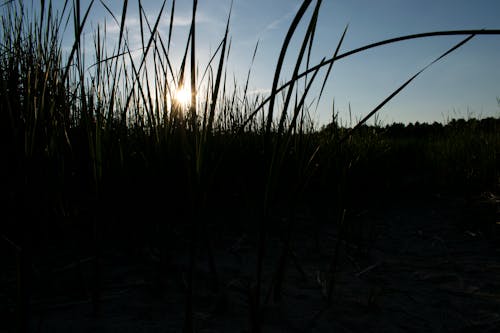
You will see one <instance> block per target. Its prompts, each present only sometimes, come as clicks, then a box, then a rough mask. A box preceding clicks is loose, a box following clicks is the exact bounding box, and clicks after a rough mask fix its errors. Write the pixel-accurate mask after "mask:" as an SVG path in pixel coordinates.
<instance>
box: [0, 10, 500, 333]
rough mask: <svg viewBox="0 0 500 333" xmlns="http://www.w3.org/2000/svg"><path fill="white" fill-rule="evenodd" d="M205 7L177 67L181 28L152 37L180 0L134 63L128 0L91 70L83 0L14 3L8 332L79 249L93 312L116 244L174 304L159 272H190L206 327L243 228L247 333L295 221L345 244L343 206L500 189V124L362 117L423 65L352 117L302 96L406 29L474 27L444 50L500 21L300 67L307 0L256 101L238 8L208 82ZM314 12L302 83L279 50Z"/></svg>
mask: <svg viewBox="0 0 500 333" xmlns="http://www.w3.org/2000/svg"><path fill="white" fill-rule="evenodd" d="M196 3H197V2H196V1H194V3H193V24H192V25H191V32H190V35H189V38H188V40H187V41H186V44H185V55H184V59H183V61H182V66H181V68H178V69H173V68H172V67H171V64H170V60H169V46H170V40H169V38H170V37H168V38H166V37H165V36H160V35H159V34H158V33H157V31H156V28H157V25H158V22H159V19H160V17H161V16H162V15H164V12H163V11H167V9H169V10H170V9H171V8H167V7H166V6H167V2H166V1H165V2H164V3H163V7H162V12H160V13H159V15H158V17H157V19H156V21H154V22H148V21H147V18H146V16H145V15H144V16H141V17H142V20H144V21H141V22H142V25H141V33H142V37H143V51H144V52H143V57H142V58H140V59H139V60H136V59H134V58H133V57H132V56H131V54H130V50H129V47H128V41H127V39H126V38H125V33H124V26H125V25H126V22H125V17H126V11H127V6H128V4H127V1H125V2H124V7H123V13H122V15H121V17H120V16H118V17H115V16H113V17H115V19H116V22H117V24H118V25H119V26H120V27H121V29H120V37H119V39H118V42H117V45H113V49H112V52H111V53H110V49H111V46H109V45H108V44H107V43H106V31H103V30H101V29H100V28H97V30H96V31H95V37H94V38H95V39H94V45H95V63H93V66H91V70H90V73H89V72H87V68H88V63H89V61H88V59H87V60H85V59H84V58H83V54H84V52H83V50H82V45H81V44H80V41H81V32H82V30H83V28H84V26H85V23H86V19H87V14H88V12H89V11H90V10H92V4H91V6H90V7H89V8H80V4H79V1H76V2H75V3H74V5H71V3H70V2H67V7H65V8H66V9H65V10H66V11H65V12H63V13H59V14H56V12H55V11H54V10H53V8H52V6H51V3H50V1H49V2H46V1H45V2H44V1H42V8H41V12H40V13H39V15H38V16H37V17H36V18H35V19H33V20H31V19H30V17H29V16H28V15H26V8H23V6H22V2H19V3H18V2H12V3H11V4H8V5H5V8H4V9H3V14H2V15H3V16H2V21H1V24H2V32H1V36H0V44H1V52H0V109H1V111H0V126H1V130H0V136H1V137H0V144H1V148H2V149H1V150H2V155H3V158H2V159H3V163H1V170H0V178H1V183H2V190H1V197H0V200H1V202H2V222H1V229H0V237H1V239H0V242H1V243H2V245H1V254H0V257H1V258H2V260H3V262H4V264H3V265H2V266H3V268H2V270H4V272H5V273H4V275H0V283H1V284H2V290H1V291H0V296H1V297H4V298H5V300H6V302H3V300H2V301H1V302H2V303H4V304H7V305H6V306H5V307H2V308H1V310H2V311H4V310H5V313H7V314H6V315H5V316H3V315H2V316H0V321H2V322H3V324H1V325H4V326H0V329H4V328H5V329H12V330H14V329H17V330H18V331H19V332H27V331H30V330H31V329H32V327H33V325H34V324H33V321H32V313H33V308H35V307H36V305H34V304H33V299H34V298H36V295H37V294H39V293H40V290H44V288H45V287H44V285H43V284H44V283H45V282H46V280H45V277H44V276H45V275H44V273H43V272H51V274H55V275H57V273H56V271H57V270H56V268H58V267H60V266H61V265H64V264H67V263H68V262H80V261H81V260H82V259H83V258H88V262H89V263H90V267H91V268H90V269H89V272H90V273H89V274H88V276H86V277H83V278H82V279H84V280H85V282H81V281H78V278H75V281H74V283H75V285H76V286H79V285H81V284H82V283H83V284H85V285H86V286H88V287H87V292H86V294H85V295H87V298H88V299H89V304H91V306H92V311H93V312H94V314H95V315H96V316H98V315H99V313H100V312H101V311H102V307H103V306H104V305H103V304H105V300H103V296H102V290H103V288H102V281H103V276H106V274H107V273H106V269H107V267H108V266H107V265H106V264H105V262H106V260H107V259H106V258H108V257H107V256H109V253H110V251H118V252H119V253H125V254H126V255H125V256H126V257H130V258H136V257H137V256H139V254H140V253H142V252H143V251H146V250H147V251H149V253H153V254H154V256H155V258H157V260H156V261H155V262H154V263H153V264H151V265H152V266H154V270H155V276H156V277H157V279H158V281H160V282H159V283H158V284H157V285H155V288H157V289H155V292H157V293H158V294H165V295H167V296H165V297H167V298H168V293H169V290H168V287H166V286H165V285H164V283H163V282H164V281H166V280H167V279H168V278H169V276H171V275H173V274H178V273H180V274H182V276H183V285H184V288H185V290H184V291H185V292H184V294H185V299H184V300H183V302H182V303H180V304H179V305H178V306H179V311H181V312H182V313H183V318H184V319H183V323H182V329H183V331H184V332H194V331H196V316H195V314H196V311H197V310H196V307H197V306H199V303H197V301H196V300H197V294H196V291H197V290H198V286H199V285H200V284H203V285H204V284H209V288H210V290H212V291H213V292H214V293H215V294H217V293H219V292H220V290H223V289H224V288H227V287H225V286H227V285H228V283H229V282H230V281H226V280H224V277H223V276H221V274H220V272H219V270H220V268H219V267H220V260H219V258H218V257H217V255H216V248H217V247H218V244H217V241H218V240H220V239H221V238H223V236H224V235H226V234H227V235H241V234H245V235H248V237H249V238H250V239H251V245H252V250H251V252H250V254H249V256H252V258H254V259H255V260H253V261H252V265H253V266H252V267H250V268H249V270H250V272H251V273H250V278H249V281H248V285H247V287H246V289H247V290H246V293H247V297H248V298H247V309H248V321H247V323H246V325H247V326H246V327H245V328H246V329H248V330H250V331H251V332H260V331H261V330H262V316H263V314H262V312H263V308H264V304H267V303H269V302H276V303H279V302H280V300H281V299H282V297H283V296H282V294H283V293H284V290H283V289H284V287H283V286H284V285H285V284H286V281H284V280H285V276H286V274H285V271H286V270H287V262H289V261H292V259H294V260H295V259H297V258H296V256H295V255H294V254H293V253H294V248H293V244H294V239H295V237H298V236H299V234H300V232H298V231H296V230H301V228H303V227H304V226H306V227H307V228H309V229H311V230H313V229H315V228H317V225H318V223H320V224H329V225H332V226H333V227H335V228H337V229H338V230H339V237H338V242H337V243H338V244H340V243H341V240H342V237H344V239H345V240H354V239H356V237H357V236H356V232H358V233H363V232H364V231H365V230H359V229H355V228H347V227H345V224H346V223H347V222H346V221H347V220H346V219H345V217H346V216H347V215H349V214H350V213H352V212H360V211H362V210H364V209H365V208H366V207H374V206H376V205H378V204H380V203H381V202H384V200H391V198H394V197H398V196H406V195H409V194H408V193H411V195H417V196H418V195H419V193H454V194H457V195H460V196H464V197H467V198H472V197H474V196H478V195H480V194H481V193H484V192H488V193H493V194H496V195H498V194H499V183H500V159H499V153H500V119H498V118H488V119H483V120H478V119H470V120H467V121H466V120H460V119H459V120H452V121H449V122H448V123H447V124H446V125H440V124H433V125H427V124H412V125H407V126H404V125H401V124H392V125H386V126H383V125H378V126H368V125H366V121H367V120H368V119H369V118H371V117H372V116H374V115H375V114H376V113H377V111H378V110H380V108H382V107H383V106H384V104H386V103H387V102H388V101H389V100H390V99H392V98H393V97H394V96H395V95H397V94H398V93H399V92H400V91H401V90H402V89H405V87H406V86H407V84H409V83H410V82H411V81H412V80H413V79H414V78H416V77H417V76H418V75H419V74H420V73H421V72H422V71H423V70H425V69H426V68H427V67H425V68H424V69H423V70H422V71H420V72H418V73H417V74H416V75H415V76H413V77H411V78H410V79H409V80H408V81H407V82H406V83H405V84H404V85H402V86H401V87H400V88H399V89H398V90H396V91H395V92H394V94H392V95H390V96H389V97H388V98H387V99H386V100H384V101H383V102H382V103H381V104H380V105H379V107H377V108H376V109H374V110H373V112H371V113H370V114H369V115H368V116H367V117H366V118H365V119H362V120H361V121H360V122H359V123H358V124H357V125H355V126H351V127H350V128H346V127H343V126H341V125H340V122H338V121H336V119H335V117H334V121H333V122H332V124H330V125H328V126H324V127H322V128H319V127H318V126H317V125H316V124H314V123H313V122H312V120H311V119H310V117H309V113H308V108H307V103H306V100H307V97H308V94H310V92H309V88H310V86H311V84H312V82H316V81H319V82H322V81H323V80H324V81H326V80H327V79H328V76H329V73H330V69H331V66H332V65H333V64H334V62H335V60H337V59H340V58H342V57H345V56H349V55H350V54H354V53H357V52H362V51H364V50H365V49H368V48H371V47H376V46H378V45H383V44H387V43H394V42H398V41H400V40H406V39H412V38H423V37H427V36H436V35H447V34H456V35H464V38H465V39H464V40H463V41H462V42H460V43H459V44H457V45H456V46H455V47H453V48H452V49H450V50H449V51H448V52H446V53H445V54H443V55H442V56H441V57H439V58H437V59H436V61H437V60H439V59H441V58H442V57H445V56H446V55H447V54H448V53H450V52H452V51H453V50H455V49H456V48H458V47H460V46H461V45H463V44H464V43H466V42H467V41H468V40H470V38H472V37H473V36H474V35H476V34H500V32H499V31H488V30H481V31H462V32H456V31H455V32H430V33H425V34H422V35H414V36H404V37H401V38H396V39H393V40H388V41H383V42H381V43H377V44H374V45H368V46H366V47H363V48H360V49H358V50H354V51H351V52H347V53H344V54H340V53H339V49H340V46H341V44H342V39H341V40H340V41H339V42H338V45H337V46H336V52H335V54H334V56H333V57H332V58H331V59H329V60H328V59H325V60H324V61H323V62H321V63H320V64H318V65H315V66H312V65H307V66H305V65H304V64H305V63H309V61H308V51H309V50H310V48H311V47H312V41H313V36H314V32H315V28H316V24H317V15H318V13H319V11H320V5H321V1H304V2H303V5H302V6H301V8H300V9H299V11H298V13H297V15H296V17H295V19H294V20H293V22H292V24H291V26H290V29H289V33H288V35H287V36H286V37H284V40H283V47H282V51H281V55H280V58H279V59H278V64H277V66H276V74H275V79H274V81H273V82H272V83H271V87H272V88H271V94H270V95H269V96H258V97H255V96H250V95H248V94H247V82H245V83H244V85H243V89H240V88H238V87H232V86H231V85H232V83H230V82H232V79H230V78H229V77H227V72H226V68H225V61H226V59H227V56H228V48H229V45H228V44H229V35H230V18H228V21H227V28H226V33H225V36H224V37H223V39H222V40H221V42H220V44H219V47H218V49H217V51H216V53H215V54H214V56H213V59H212V63H211V66H210V68H208V69H207V71H206V73H205V74H206V75H203V72H201V73H197V70H198V69H197V68H196V61H197V54H196V45H195V41H196V26H195V24H194V22H195V15H196ZM171 5H172V9H173V7H174V6H175V1H174V2H173V3H172V4H171ZM139 6H141V2H140V0H139ZM309 7H312V8H313V10H312V14H311V16H310V17H309V18H307V17H306V16H305V14H306V12H307V9H308V8H309ZM170 12H174V11H173V10H170ZM68 18H69V19H71V20H74V26H75V27H76V28H75V39H74V44H73V47H72V49H71V51H70V52H69V53H68V54H65V53H63V48H62V45H61V33H62V29H63V28H64V25H65V23H66V19H68ZM307 20H308V21H307ZM301 21H306V24H307V30H306V32H305V36H304V37H303V43H302V48H301V49H300V52H299V54H298V56H297V59H296V67H295V68H294V71H293V74H292V77H291V78H290V81H288V82H287V83H285V84H284V85H282V84H280V82H281V80H282V78H281V77H280V74H281V72H282V65H283V59H284V56H285V53H286V51H287V48H288V44H289V42H290V40H291V38H292V36H293V35H294V33H295V28H296V27H297V25H298V24H299V23H300V22H301ZM172 28H173V25H172V24H171V25H170V29H172ZM346 30H347V29H346ZM344 34H345V32H344ZM342 38H343V37H342ZM85 61H86V62H87V64H85ZM304 66H305V67H304ZM151 69H153V70H151ZM304 69H305V71H304ZM200 77H203V79H201V78H200ZM185 86H187V87H189V95H190V101H186V102H184V101H182V102H181V101H179V100H177V99H176V97H175V96H176V92H177V91H178V90H179V89H180V88H182V87H185ZM304 216H306V217H307V218H304ZM318 221H320V222H318ZM344 229H345V230H348V231H345V232H343V231H342V230H344ZM318 230H319V229H318ZM352 233H354V234H352ZM276 239H278V240H279V241H278V245H277V244H276ZM271 240H273V241H271ZM234 241H236V239H234ZM273 242H274V243H273ZM179 244H180V245H179ZM270 249H276V251H277V252H276V253H270V252H271V251H270ZM338 252H339V251H338V247H337V250H335V251H334V252H333V253H332V254H331V256H332V262H333V263H335V262H336V261H337V260H340V259H338ZM200 253H202V254H203V256H205V258H204V259H202V260H201V259H200V258H199V256H200V255H199V254H200ZM270 257H271V258H275V259H273V260H275V261H274V263H273V264H271V267H274V268H273V272H272V273H271V274H269V272H266V270H265V267H266V266H265V265H266V264H265V263H266V262H267V261H268V260H269V258H270ZM172 258H174V259H172ZM175 258H177V259H178V258H185V261H184V264H183V265H182V266H180V267H179V266H176V265H173V264H172V262H173V261H175V260H176V259H175ZM131 260H132V259H131ZM200 265H207V267H208V273H207V274H206V275H204V276H203V278H200V277H199V274H197V273H196V272H197V270H198V268H197V267H199V266H200ZM296 265H297V266H300V264H299V263H296ZM332 267H333V268H332V270H334V269H335V264H333V266H332ZM41 271H43V272H41ZM162 281H163V282H162ZM202 281H203V282H202ZM329 285H333V277H332V281H331V282H330V283H329ZM332 289H333V288H332ZM269 290H272V297H270V296H269V295H270V292H269ZM271 298H272V301H270V299H271ZM332 298H334V296H333V290H327V292H326V294H325V300H324V304H325V306H328V305H329V304H330V303H331V302H332ZM240 331H241V329H240Z"/></svg>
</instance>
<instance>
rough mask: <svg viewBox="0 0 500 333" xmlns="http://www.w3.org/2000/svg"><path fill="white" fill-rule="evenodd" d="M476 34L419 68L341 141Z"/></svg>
mask: <svg viewBox="0 0 500 333" xmlns="http://www.w3.org/2000/svg"><path fill="white" fill-rule="evenodd" d="M474 36H475V35H470V36H469V37H467V38H465V39H464V40H462V41H460V42H459V43H457V44H456V45H455V46H453V47H452V48H450V49H449V50H447V51H446V52H445V53H443V54H442V55H440V56H439V57H438V58H436V59H434V61H432V62H431V63H429V64H428V65H427V66H425V67H424V68H422V69H421V70H419V71H418V72H417V73H416V74H415V75H413V76H412V77H410V78H409V79H408V80H407V81H406V82H405V83H403V84H402V85H401V86H400V87H399V88H398V89H396V90H395V91H394V92H393V93H392V94H390V95H389V96H388V97H387V98H386V99H384V100H383V101H382V102H381V103H380V104H379V105H377V106H376V107H375V109H373V110H372V111H371V112H370V113H368V114H367V115H366V116H365V117H364V118H363V119H361V120H360V121H359V122H358V123H357V124H356V126H354V127H353V128H351V129H350V130H349V131H348V132H347V133H346V134H345V136H344V137H342V138H341V139H340V142H341V143H342V142H344V141H345V140H347V139H348V138H349V137H350V136H351V135H352V133H353V132H354V131H355V130H357V129H358V128H359V127H360V126H361V125H363V124H364V123H366V122H367V121H368V119H370V118H371V117H373V115H375V114H376V113H377V112H378V111H379V110H380V109H381V108H382V107H383V106H384V105H386V104H387V103H388V102H389V101H390V100H392V99H393V98H394V97H395V96H396V95H397V94H399V93H400V92H401V91H402V90H403V89H404V88H405V87H406V86H407V85H409V84H410V82H412V81H413V80H414V79H415V78H416V77H417V76H419V75H420V74H422V72H424V71H425V70H426V69H427V68H429V67H430V66H432V65H433V64H435V63H436V62H438V61H439V60H441V59H442V58H444V57H446V56H447V55H448V54H450V53H451V52H453V51H455V50H456V49H458V48H459V47H461V46H462V45H464V44H465V43H467V42H468V41H470V40H471V39H472V38H473V37H474Z"/></svg>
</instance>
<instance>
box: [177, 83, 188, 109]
mask: <svg viewBox="0 0 500 333" xmlns="http://www.w3.org/2000/svg"><path fill="white" fill-rule="evenodd" d="M174 100H175V102H176V103H178V104H179V105H182V106H187V105H189V103H190V102H191V90H190V89H189V88H188V87H186V86H180V87H179V88H177V90H176V91H175V95H174Z"/></svg>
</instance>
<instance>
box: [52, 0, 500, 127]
mask: <svg viewBox="0 0 500 333" xmlns="http://www.w3.org/2000/svg"><path fill="white" fill-rule="evenodd" d="M103 1H104V2H105V3H106V4H107V5H108V6H109V7H110V8H111V9H112V10H113V11H114V13H115V15H116V16H117V18H118V19H119V18H120V15H121V6H122V2H121V1H111V0H103ZM89 2H90V1H88V0H82V1H81V3H82V7H85V6H86V5H88V3H89ZM53 3H54V4H55V5H56V7H57V5H58V4H59V3H60V4H62V3H63V1H62V0H59V1H57V0H56V1H53ZM142 3H143V6H144V8H145V11H146V13H147V15H148V16H149V17H150V18H151V19H152V20H154V18H155V17H156V16H157V15H158V13H159V9H160V7H161V3H162V1H153V0H149V1H148V0H143V2H142ZM301 3H302V1H301V0H272V1H271V0H234V3H233V8H232V16H231V24H230V36H231V38H232V46H231V53H230V56H229V63H228V70H229V72H231V73H234V75H235V77H236V78H237V80H238V84H240V85H243V84H244V81H245V77H246V74H247V72H248V69H249V68H250V63H251V58H252V53H253V50H254V47H255V45H256V43H257V41H259V48H258V51H257V56H256V59H255V63H254V65H253V67H252V74H251V79H250V90H251V91H255V92H257V91H259V92H263V93H264V94H265V93H266V92H268V91H269V90H270V88H271V84H272V79H273V74H274V69H275V67H276V62H277V58H278V54H279V51H280V48H281V45H282V43H283V39H284V36H285V35H286V32H287V29H288V27H289V25H290V23H291V21H292V19H293V17H294V15H295V13H296V11H297V9H298V7H299V6H300V4H301ZM314 3H315V2H314V1H313V5H311V9H312V7H313V6H314ZM230 4H231V0H199V1H198V13H197V15H198V18H197V40H196V42H197V54H198V55H199V62H200V68H204V66H205V65H206V62H207V61H208V56H209V55H210V54H211V52H213V51H214V50H215V48H216V47H217V45H218V43H219V42H220V41H221V39H222V37H223V34H224V29H225V22H226V20H227V15H228V13H229V8H230ZM137 7H138V6H137V2H136V1H129V9H128V17H127V20H128V22H129V24H128V25H127V28H128V29H129V30H130V36H131V42H132V43H133V42H134V38H135V40H136V42H138V38H137V36H138V31H137V25H138V23H137V18H138V15H137V12H138V9H137ZM170 8H171V0H168V1H167V5H166V6H165V11H164V13H163V19H162V24H161V25H160V32H161V33H166V31H167V29H168V23H169V17H170ZM191 8H192V1H191V0H177V1H176V10H175V27H174V39H173V44H172V56H173V59H174V61H175V60H176V58H175V55H177V60H179V59H178V58H179V54H181V53H182V51H183V48H184V46H185V42H186V37H187V33H188V29H189V24H190V20H191V19H190V17H191V10H192V9H191ZM311 12H312V11H311V10H309V11H308V15H307V16H306V17H305V19H304V22H303V24H302V25H301V26H300V29H299V30H298V31H297V33H296V35H297V38H295V39H294V43H293V44H292V45H293V47H292V49H290V52H289V54H288V55H289V56H288V57H287V60H288V61H287V62H286V63H285V65H286V67H287V70H288V71H291V68H292V67H293V65H294V62H293V60H294V54H296V52H297V49H298V45H299V43H300V41H301V40H302V37H303V34H304V30H305V26H306V24H307V21H308V18H309V17H310V15H311ZM105 17H106V20H107V23H108V34H109V35H110V36H111V35H112V33H113V32H114V33H115V34H116V33H117V31H118V27H116V26H114V23H113V22H112V20H111V19H110V17H109V15H108V14H107V13H106V11H105V10H104V8H103V6H102V4H101V3H99V1H96V2H95V4H94V7H93V9H92V12H91V15H90V22H89V23H90V24H89V26H88V28H89V31H90V32H91V30H92V29H95V27H96V26H97V24H98V23H101V24H102V22H104V18H105ZM347 24H349V28H348V31H347V34H346V37H345V40H344V43H343V45H342V47H341V51H340V52H345V51H348V50H351V49H354V48H357V47H360V46H363V45H365V44H369V43H372V42H376V41H380V40H384V39H388V38H392V37H397V36H402V35H407V34H414V33H421V32H430V31H438V30H463V29H483V28H485V29H500V1H499V0H476V1H472V0H419V1H413V0H378V1H374V0H324V1H323V5H322V9H321V12H320V17H319V22H318V27H317V32H316V36H315V46H314V53H313V61H312V63H313V64H315V63H318V62H319V61H320V60H321V58H323V57H327V58H329V57H331V55H332V54H333V52H334V51H335V48H336V46H337V43H338V42H339V39H340V36H341V34H342V31H343V29H344V28H345V26H346V25H347ZM113 27H114V28H113ZM90 32H89V33H90ZM134 34H135V37H134ZM464 37H465V36H463V37H460V36H450V37H432V38H427V39H419V40H411V41H405V42H401V43H398V44H391V45H387V46H383V47H379V48H375V49H372V50H369V51H366V52H362V53H359V54H356V55H353V56H350V57H347V58H344V59H342V60H340V61H338V62H337V63H335V65H334V67H333V71H332V74H331V77H330V79H329V81H328V84H327V86H326V91H325V93H324V95H323V97H322V100H321V103H320V104H319V108H318V109H317V111H315V108H314V107H313V108H312V117H313V118H314V119H315V120H316V121H317V122H318V123H319V124H324V123H326V122H328V121H329V120H330V119H331V116H332V101H333V99H334V100H335V109H336V111H338V112H339V116H340V118H341V119H342V120H343V121H344V122H349V114H348V109H349V105H350V107H351V110H352V118H353V121H355V120H356V119H359V118H361V117H363V116H364V115H365V114H367V113H369V112H370V111H371V110H372V109H373V108H374V107H375V106H376V105H378V104H379V103H380V102H381V101H382V100H383V99H384V98H385V97H387V96H388V95H389V94H391V93H392V92H393V91H394V90H395V89H397V88H398V87H399V86H400V85H401V84H402V83H403V82H405V81H406V80H407V79H408V78H409V77H410V76H412V75H413V74H415V73H416V72H417V71H418V70H420V69H421V68H422V67H424V66H425V65H426V64H428V63H429V62H430V61H432V60H433V59H434V58H436V57H438V56H439V55H440V54H441V53H443V52H445V51H446V50H447V49H449V48H450V47H452V46H453V45H454V44H455V43H457V42H458V41H460V40H461V39H463V38H464ZM165 38H166V37H165ZM137 45H138V44H137ZM132 49H133V45H132ZM177 68H178V67H177ZM285 78H286V77H283V78H282V79H283V80H284V79H285ZM321 80H322V78H321V77H320V78H319V81H318V82H320V81H321ZM318 86H319V84H318ZM318 90H319V89H316V90H315V91H313V92H312V93H311V98H313V97H315V96H316V95H317V93H318ZM497 97H500V36H497V35H495V36H476V37H475V38H473V39H472V40H471V41H470V42H469V43H467V44H466V45H464V46H463V47H461V48H460V49H458V50H456V51H455V52H453V53H452V54H450V55H449V56H447V57H446V58H444V59H443V60H441V61H440V62H438V63H436V64H434V65H433V66H431V67H430V68H429V69H428V70H426V71H425V72H424V73H423V74H422V75H421V76H419V77H418V78H417V79H416V80H415V81H413V82H412V83H411V84H410V85H409V86H408V87H407V88H406V89H405V90H404V91H403V92H402V93H401V94H400V95H398V96H396V97H395V98H394V99H393V100H392V101H391V102H389V103H388V104H387V105H386V106H385V107H384V108H383V109H382V111H381V112H380V117H379V119H380V120H381V121H382V123H392V122H403V123H407V122H416V121H419V122H433V121H439V122H443V121H446V120H447V119H451V118H461V117H468V116H474V117H488V116H495V117H498V116H500V105H498V103H497ZM314 105H315V104H314Z"/></svg>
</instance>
